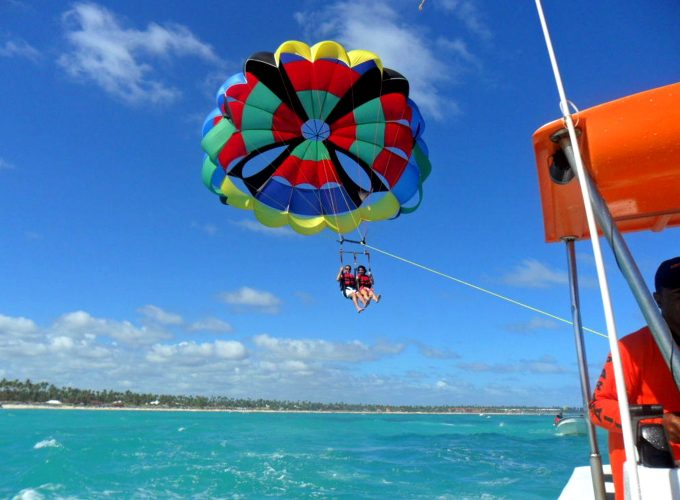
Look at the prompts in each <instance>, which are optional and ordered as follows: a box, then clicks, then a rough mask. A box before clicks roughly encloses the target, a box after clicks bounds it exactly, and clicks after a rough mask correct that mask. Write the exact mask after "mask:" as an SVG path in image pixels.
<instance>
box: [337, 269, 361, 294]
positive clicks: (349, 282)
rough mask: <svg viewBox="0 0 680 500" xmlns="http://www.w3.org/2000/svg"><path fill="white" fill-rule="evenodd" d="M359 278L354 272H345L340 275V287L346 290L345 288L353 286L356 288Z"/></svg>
mask: <svg viewBox="0 0 680 500" xmlns="http://www.w3.org/2000/svg"><path fill="white" fill-rule="evenodd" d="M356 286H357V280H356V278H355V277H354V275H353V274H352V273H346V272H343V273H342V274H341V275H340V287H341V288H342V289H343V290H344V289H345V288H348V287H351V288H356Z"/></svg>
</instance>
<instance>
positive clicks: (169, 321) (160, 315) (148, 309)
mask: <svg viewBox="0 0 680 500" xmlns="http://www.w3.org/2000/svg"><path fill="white" fill-rule="evenodd" d="M138 311H139V312H140V313H142V314H143V315H144V316H145V317H146V318H148V319H150V320H152V321H155V322H156V323H160V324H162V325H181V324H182V323H184V320H183V319H182V316H180V315H179V314H175V313H171V312H167V311H164V310H163V309H161V308H160V307H158V306H154V305H150V304H149V305H146V306H144V307H140V308H139V309H138Z"/></svg>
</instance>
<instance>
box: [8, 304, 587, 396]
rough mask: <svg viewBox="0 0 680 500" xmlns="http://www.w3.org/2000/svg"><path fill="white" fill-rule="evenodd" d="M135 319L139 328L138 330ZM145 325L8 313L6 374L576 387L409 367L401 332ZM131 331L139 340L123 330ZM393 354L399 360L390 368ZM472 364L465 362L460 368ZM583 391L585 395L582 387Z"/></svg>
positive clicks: (235, 390)
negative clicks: (331, 334)
mask: <svg viewBox="0 0 680 500" xmlns="http://www.w3.org/2000/svg"><path fill="white" fill-rule="evenodd" d="M130 329H132V330H134V332H135V334H134V335H129V333H128V331H129V330H130ZM121 330H122V331H123V332H125V334H124V335H121V333H120V332H121ZM144 332H145V330H144V328H143V327H138V326H135V325H134V324H133V323H131V322H128V321H116V320H112V319H107V318H95V317H93V316H92V315H91V314H89V313H87V312H85V311H76V312H72V313H67V314H63V315H61V316H60V317H58V318H57V319H56V320H55V321H53V322H52V323H51V324H48V325H40V324H38V323H36V322H35V321H34V320H32V319H30V318H25V317H18V316H15V317H12V316H9V315H0V359H1V360H2V369H1V371H0V376H3V377H7V378H12V379H13V378H18V379H25V378H30V379H31V380H34V381H48V382H50V383H54V384H55V385H62V386H63V385H70V386H76V387H82V388H90V389H115V390H126V389H130V390H133V391H136V392H153V393H161V394H197V395H198V394H201V395H215V394H219V395H224V396H230V397H244V398H254V399H257V398H266V399H287V400H309V401H321V402H333V401H345V402H357V403H377V404H382V403H384V404H438V405H439V404H452V405H453V404H466V403H468V404H469V403H475V404H490V403H493V404H508V402H511V401H521V402H522V403H523V404H540V403H541V402H543V403H544V404H545V402H546V401H548V404H550V403H552V401H554V400H558V398H559V400H560V401H563V397H564V394H565V393H567V392H566V391H564V390H563V388H560V390H559V391H558V390H557V389H556V388H555V384H554V380H555V379H554V378H552V377H551V378H550V380H551V382H550V383H549V384H548V383H547V382H546V384H545V387H532V388H529V389H521V390H520V389H515V390H506V391H503V390H502V388H503V386H502V385H497V386H489V385H488V384H487V383H484V382H479V383H477V382H474V380H473V381H468V380H465V379H464V378H463V377H460V376H459V374H456V373H453V374H451V373H446V372H445V371H442V370H445V369H447V368H444V365H447V366H448V364H444V363H443V364H442V366H441V369H439V368H438V369H436V370H432V367H431V366H422V367H421V368H422V369H420V370H414V369H413V366H411V365H409V366H408V367H404V369H403V370H400V369H399V368H395V367H398V363H394V360H395V359H396V360H398V359H399V356H400V355H402V353H403V352H404V350H405V347H406V346H405V345H404V344H402V343H396V342H392V341H378V342H364V341H359V340H347V341H342V342H333V341H329V340H324V339H318V338H304V339H293V338H288V337H285V336H283V337H277V336H273V335H265V334H262V335H257V336H254V337H252V338H249V339H246V340H236V339H234V340H222V339H215V340H214V341H209V342H208V341H206V342H201V341H192V340H185V339H183V340H168V339H158V340H156V341H154V342H153V343H152V344H149V343H146V341H145V342H141V343H140V342H139V339H138V338H137V335H141V334H142V333H144ZM117 338H118V339H119V340H116V339H117ZM129 338H132V339H133V343H126V342H124V341H123V340H120V339H125V340H127V339H129ZM147 340H148V339H147ZM384 362H387V364H388V365H390V366H392V368H389V369H386V368H385V365H384V364H383V363H384ZM427 363H429V364H431V363H432V362H431V361H429V360H428V361H427ZM472 366H473V365H472V364H470V363H468V364H467V365H463V364H462V363H461V364H460V365H459V368H460V367H472ZM474 369H475V371H488V372H496V373H511V374H518V373H522V372H524V373H534V374H559V373H560V372H561V371H564V370H563V369H562V367H561V366H560V363H559V362H558V361H557V360H555V359H553V358H551V357H549V356H543V357H539V358H537V359H524V360H515V361H511V360H510V361H508V362H507V364H504V365H493V364H477V365H475V366H474ZM498 379H499V380H500V381H502V377H498ZM536 380H537V381H538V380H542V378H541V377H536ZM511 388H512V387H511ZM521 391H524V392H521ZM573 393H574V394H576V395H578V390H577V389H574V391H573ZM546 398H547V399H546ZM553 398H554V399H553Z"/></svg>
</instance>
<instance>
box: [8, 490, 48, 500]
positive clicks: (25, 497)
mask: <svg viewBox="0 0 680 500" xmlns="http://www.w3.org/2000/svg"><path fill="white" fill-rule="evenodd" d="M43 498H45V497H44V496H43V495H41V494H40V493H39V492H38V491H37V490H34V489H33V488H26V489H25V490H21V491H20V492H19V493H17V494H16V495H14V496H13V497H12V500H42V499H43Z"/></svg>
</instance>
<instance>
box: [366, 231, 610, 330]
mask: <svg viewBox="0 0 680 500" xmlns="http://www.w3.org/2000/svg"><path fill="white" fill-rule="evenodd" d="M361 244H362V245H363V246H365V247H366V248H370V249H371V250H373V251H375V252H378V253H381V254H383V255H387V256H388V257H392V258H393V259H396V260H399V261H401V262H405V263H406V264H410V265H412V266H415V267H418V268H420V269H423V270H425V271H428V272H430V273H432V274H436V275H438V276H441V277H442V278H446V279H449V280H451V281H455V282H456V283H459V284H461V285H465V286H467V287H469V288H473V289H475V290H477V291H480V292H483V293H486V294H487V295H491V296H493V297H496V298H498V299H501V300H505V301H506V302H510V303H511V304H515V305H516V306H519V307H523V308H524V309H528V310H530V311H533V312H535V313H538V314H542V315H543V316H547V317H549V318H552V319H554V320H557V321H560V322H562V323H566V324H568V325H573V323H572V322H571V321H569V320H568V319H565V318H561V317H560V316H556V315H554V314H551V313H549V312H547V311H543V310H541V309H538V308H536V307H533V306H530V305H528V304H525V303H523V302H520V301H518V300H515V299H512V298H510V297H506V296H505V295H501V294H500V293H496V292H493V291H491V290H487V289H486V288H482V287H481V286H477V285H474V284H472V283H469V282H467V281H463V280H461V279H459V278H455V277H453V276H451V275H449V274H446V273H443V272H441V271H437V270H436V269H432V268H431V267H427V266H424V265H422V264H418V263H417V262H414V261H412V260H408V259H405V258H403V257H399V256H398V255H395V254H393V253H390V252H387V251H385V250H382V249H380V248H376V247H374V246H371V245H369V244H368V243H366V242H362V243H361ZM583 329H584V330H585V331H588V332H590V333H594V334H595V335H599V336H600V337H604V338H607V336H606V335H605V334H603V333H600V332H598V331H597V330H592V329H590V328H586V327H583Z"/></svg>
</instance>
